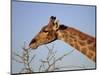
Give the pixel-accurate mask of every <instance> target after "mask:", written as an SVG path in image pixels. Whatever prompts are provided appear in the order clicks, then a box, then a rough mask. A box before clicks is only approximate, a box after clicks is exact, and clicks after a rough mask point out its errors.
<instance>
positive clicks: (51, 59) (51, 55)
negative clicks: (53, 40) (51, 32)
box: [12, 44, 84, 74]
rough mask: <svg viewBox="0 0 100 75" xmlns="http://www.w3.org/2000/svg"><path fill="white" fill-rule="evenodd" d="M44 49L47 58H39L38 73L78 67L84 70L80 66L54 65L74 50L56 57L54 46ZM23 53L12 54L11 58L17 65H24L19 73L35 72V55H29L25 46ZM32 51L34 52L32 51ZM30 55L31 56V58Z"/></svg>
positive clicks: (28, 50) (29, 51) (29, 52)
mask: <svg viewBox="0 0 100 75" xmlns="http://www.w3.org/2000/svg"><path fill="white" fill-rule="evenodd" d="M45 47H46V49H47V50H48V53H47V56H46V58H41V59H40V63H41V64H40V66H39V68H38V72H48V71H56V70H60V69H63V68H69V67H79V68H84V67H80V66H62V67H59V66H57V65H56V64H57V63H61V61H62V60H63V59H64V58H65V57H66V56H67V55H69V54H71V53H72V52H73V51H74V50H72V51H70V52H68V53H65V54H63V55H62V56H60V57H58V56H57V51H56V50H54V44H53V45H52V47H51V48H50V47H48V46H47V45H45ZM22 50H23V52H22V54H17V53H16V52H13V57H12V59H13V60H14V61H16V62H18V63H21V64H23V65H24V67H23V68H22V69H21V70H20V72H19V74H20V73H33V72H36V71H35V70H34V67H33V66H32V64H34V61H33V60H34V58H35V56H36V55H35V54H32V53H31V50H30V49H26V48H25V45H24V47H23V48H22ZM32 51H34V50H32ZM31 55H32V56H31Z"/></svg>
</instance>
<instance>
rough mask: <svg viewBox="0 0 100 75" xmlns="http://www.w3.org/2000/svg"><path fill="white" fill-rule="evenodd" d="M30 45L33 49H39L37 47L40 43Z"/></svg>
mask: <svg viewBox="0 0 100 75" xmlns="http://www.w3.org/2000/svg"><path fill="white" fill-rule="evenodd" d="M29 47H30V48H31V49H37V48H38V45H34V44H31V45H29Z"/></svg>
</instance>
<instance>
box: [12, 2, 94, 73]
mask: <svg viewBox="0 0 100 75" xmlns="http://www.w3.org/2000/svg"><path fill="white" fill-rule="evenodd" d="M52 15H53V16H56V17H57V19H59V20H60V23H62V24H65V25H66V26H71V27H75V28H76V29H78V30H80V31H82V32H85V33H87V34H89V35H92V36H94V37H95V6H79V5H59V4H45V3H34V2H33V3H32V2H16V1H13V2H12V51H15V52H18V53H21V48H22V46H23V44H24V42H26V43H27V45H28V43H29V42H30V41H31V39H32V38H33V37H34V36H35V35H36V34H37V33H38V32H39V31H40V29H41V28H42V27H43V26H45V25H46V24H47V23H48V19H49V17H50V16H52ZM53 44H54V45H55V49H56V50H57V51H58V56H60V55H62V54H64V53H65V52H69V51H71V50H72V49H74V48H72V47H71V46H69V45H68V44H65V43H64V42H62V41H60V40H57V41H55V42H53ZM48 46H51V44H48ZM44 53H45V54H44ZM46 53H47V50H46V48H45V46H44V45H43V46H40V47H39V48H38V49H36V54H37V61H35V63H37V65H35V66H34V67H36V69H37V67H38V65H39V63H38V60H39V59H40V58H41V57H44V56H45V55H46ZM62 63H63V64H62ZM62 63H61V64H62V65H67V66H68V65H78V66H82V65H85V66H86V68H94V67H95V63H93V62H92V61H90V60H89V59H87V58H86V57H85V56H84V55H83V54H81V53H80V52H78V51H77V50H75V51H74V52H73V53H72V54H70V55H69V56H68V57H66V58H64V60H63V61H62ZM12 64H13V65H12V69H13V72H18V71H19V69H20V68H21V67H23V65H21V64H18V63H16V62H13V63H12ZM61 64H59V65H61ZM19 65H20V66H19ZM15 67H16V68H15ZM72 69H75V68H72ZM66 70H68V69H66Z"/></svg>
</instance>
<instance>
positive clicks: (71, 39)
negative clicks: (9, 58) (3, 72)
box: [29, 16, 96, 62]
mask: <svg viewBox="0 0 100 75" xmlns="http://www.w3.org/2000/svg"><path fill="white" fill-rule="evenodd" d="M55 40H62V41H64V42H65V43H68V44H69V45H70V46H72V47H74V48H75V49H76V50H78V51H79V52H81V53H82V54H84V55H85V56H86V57H87V58H89V59H90V60H92V61H93V62H96V38H95V37H92V36H90V35H88V34H86V33H83V32H81V31H80V30H78V29H75V28H73V27H69V26H65V25H63V24H59V22H58V20H56V17H55V16H51V17H50V18H49V22H48V24H47V25H46V26H44V27H43V28H42V29H41V30H40V32H39V33H38V34H37V35H36V36H35V37H34V38H33V39H32V40H31V42H30V43H29V48H32V49H36V48H38V47H39V46H41V45H44V44H48V43H51V42H53V41H55Z"/></svg>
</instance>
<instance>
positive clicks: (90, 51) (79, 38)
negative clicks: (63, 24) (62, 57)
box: [57, 27, 96, 62]
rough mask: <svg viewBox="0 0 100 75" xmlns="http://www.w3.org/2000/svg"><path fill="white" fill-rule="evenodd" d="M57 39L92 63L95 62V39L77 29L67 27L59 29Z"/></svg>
mask: <svg viewBox="0 0 100 75" xmlns="http://www.w3.org/2000/svg"><path fill="white" fill-rule="evenodd" d="M57 37H58V39H59V40H62V41H64V42H66V43H68V44H69V45H71V46H72V47H74V48H75V49H76V50H78V51H80V52H81V53H82V54H84V55H85V56H86V57H88V58H89V59H90V60H92V61H94V62H95V61H96V59H95V57H96V54H95V52H96V51H95V49H96V44H95V38H93V37H92V36H89V35H87V34H85V33H83V32H80V31H79V30H77V29H74V28H71V27H67V28H65V29H59V30H58V31H57Z"/></svg>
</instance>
